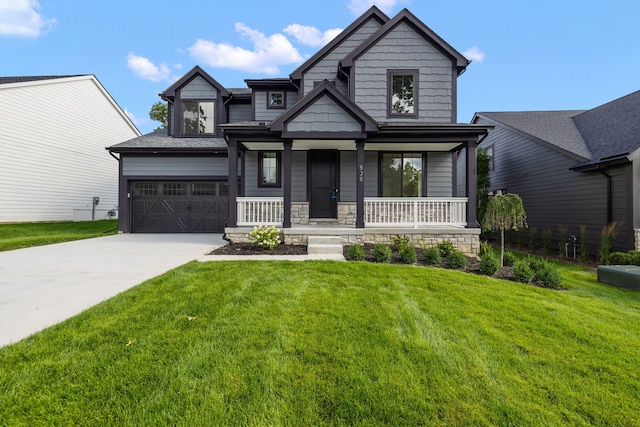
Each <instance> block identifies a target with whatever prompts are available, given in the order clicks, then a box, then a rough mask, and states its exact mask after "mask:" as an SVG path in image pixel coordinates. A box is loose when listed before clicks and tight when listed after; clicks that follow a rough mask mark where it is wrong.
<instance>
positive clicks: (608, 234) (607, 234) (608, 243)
mask: <svg viewBox="0 0 640 427" xmlns="http://www.w3.org/2000/svg"><path fill="white" fill-rule="evenodd" d="M619 225H620V223H619V222H618V221H614V222H612V223H611V224H609V225H607V226H605V227H603V228H602V234H601V239H600V262H601V263H603V264H606V263H607V258H608V257H609V254H610V253H611V249H613V242H614V241H615V239H616V236H617V235H618V226H619Z"/></svg>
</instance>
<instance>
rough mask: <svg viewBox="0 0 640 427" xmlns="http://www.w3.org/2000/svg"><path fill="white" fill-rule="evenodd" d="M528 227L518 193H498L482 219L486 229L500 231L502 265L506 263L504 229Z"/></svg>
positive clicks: (516, 229) (483, 226)
mask: <svg viewBox="0 0 640 427" xmlns="http://www.w3.org/2000/svg"><path fill="white" fill-rule="evenodd" d="M526 227H527V214H526V213H525V211H524V206H523V205H522V199H521V198H520V196H518V195H517V194H509V193H507V194H496V195H495V196H493V198H491V200H489V203H487V210H486V212H485V214H484V218H483V219H482V228H483V230H485V231H495V230H499V231H500V267H502V266H503V265H504V231H505V230H515V231H518V230H520V229H522V228H526Z"/></svg>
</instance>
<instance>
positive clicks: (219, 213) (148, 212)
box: [131, 181, 229, 233]
mask: <svg viewBox="0 0 640 427" xmlns="http://www.w3.org/2000/svg"><path fill="white" fill-rule="evenodd" d="M133 186H134V189H133V192H132V193H133V198H132V204H131V206H132V208H131V209H132V212H131V219H132V224H131V230H132V232H142V233H189V232H191V233H214V232H218V233H219V232H223V231H224V224H225V222H226V219H227V215H228V205H229V203H228V198H227V197H228V196H227V188H228V184H227V182H226V181H206V182H204V181H203V182H176V181H171V182H159V181H151V182H144V181H139V182H134V183H133Z"/></svg>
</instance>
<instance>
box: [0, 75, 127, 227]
mask: <svg viewBox="0 0 640 427" xmlns="http://www.w3.org/2000/svg"><path fill="white" fill-rule="evenodd" d="M137 136H140V132H139V131H138V129H137V128H136V127H135V125H134V124H133V123H132V122H131V120H130V119H129V118H128V117H127V115H126V114H125V113H124V112H123V111H122V109H121V108H120V107H119V106H118V104H117V103H116V102H115V101H114V100H113V98H112V97H111V96H110V95H109V93H108V92H107V91H106V90H105V89H104V87H103V86H102V84H100V82H99V81H98V79H97V78H96V77H95V76H93V75H78V76H37V77H0V223H1V222H4V223H7V222H34V221H70V220H91V219H92V218H94V219H106V218H109V217H110V215H113V213H114V212H117V207H118V162H117V161H116V160H114V159H113V158H112V157H110V156H108V155H105V151H104V147H106V146H110V145H113V144H116V143H119V142H122V141H126V140H128V139H131V138H135V137H137ZM96 202H97V203H96ZM109 211H111V214H110V212H109Z"/></svg>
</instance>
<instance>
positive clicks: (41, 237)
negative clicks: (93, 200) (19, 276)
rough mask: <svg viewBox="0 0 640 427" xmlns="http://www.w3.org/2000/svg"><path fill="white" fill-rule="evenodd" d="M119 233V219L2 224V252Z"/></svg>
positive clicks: (0, 248) (0, 226) (0, 244)
mask: <svg viewBox="0 0 640 427" xmlns="http://www.w3.org/2000/svg"><path fill="white" fill-rule="evenodd" d="M117 232H118V220H117V219H105V220H100V221H79V222H24V223H19V224H0V252H1V251H9V250H12V249H20V248H28V247H30V246H41V245H50V244H53V243H61V242H68V241H71V240H80V239H88V238H91V237H101V236H107V235H109V234H116V233H117Z"/></svg>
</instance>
